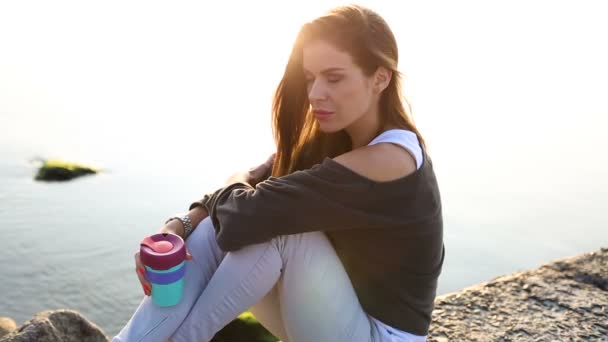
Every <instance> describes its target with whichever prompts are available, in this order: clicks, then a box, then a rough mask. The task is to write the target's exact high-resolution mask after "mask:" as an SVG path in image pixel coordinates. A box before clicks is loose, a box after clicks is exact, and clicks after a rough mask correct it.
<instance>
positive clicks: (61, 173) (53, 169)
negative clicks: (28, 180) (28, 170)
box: [34, 160, 100, 182]
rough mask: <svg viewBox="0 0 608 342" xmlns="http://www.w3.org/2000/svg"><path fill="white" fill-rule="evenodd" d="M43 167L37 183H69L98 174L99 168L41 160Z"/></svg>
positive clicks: (36, 177)
mask: <svg viewBox="0 0 608 342" xmlns="http://www.w3.org/2000/svg"><path fill="white" fill-rule="evenodd" d="M40 161H41V162H42V165H41V166H40V168H39V169H38V172H37V173H36V176H35V178H34V179H35V180H37V181H47V182H49V181H68V180H71V179H74V178H76V177H80V176H85V175H91V174H96V173H98V172H99V171H100V170H99V169H97V168H93V167H89V166H84V165H80V164H76V163H70V162H65V161H61V160H40Z"/></svg>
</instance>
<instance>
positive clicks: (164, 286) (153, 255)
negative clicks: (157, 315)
mask: <svg viewBox="0 0 608 342" xmlns="http://www.w3.org/2000/svg"><path fill="white" fill-rule="evenodd" d="M139 257H140V259H141V262H142V263H143V264H144V267H145V268H146V278H147V279H148V280H149V281H150V283H151V284H152V302H154V303H155V304H156V305H158V306H172V305H176V304H178V303H179V302H180V300H181V299H182V293H183V289H184V274H185V273H186V244H185V243H184V240H183V239H182V238H181V237H180V236H178V235H175V234H168V233H159V234H154V235H150V236H147V237H146V238H144V239H143V240H142V241H141V243H140V248H139Z"/></svg>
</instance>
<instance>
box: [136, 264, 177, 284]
mask: <svg viewBox="0 0 608 342" xmlns="http://www.w3.org/2000/svg"><path fill="white" fill-rule="evenodd" d="M185 273H186V263H184V265H183V266H182V267H180V268H178V269H177V270H175V271H173V272H168V273H155V272H154V271H150V270H148V271H146V279H148V280H149V281H150V282H151V283H154V284H158V285H166V284H171V283H174V282H176V281H178V280H180V279H181V278H182V277H183V276H184V274H185Z"/></svg>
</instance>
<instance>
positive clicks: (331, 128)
mask: <svg viewBox="0 0 608 342" xmlns="http://www.w3.org/2000/svg"><path fill="white" fill-rule="evenodd" d="M343 128H344V127H340V126H338V125H332V124H331V123H329V122H319V130H320V131H321V132H323V133H336V132H338V131H340V130H342V129H343Z"/></svg>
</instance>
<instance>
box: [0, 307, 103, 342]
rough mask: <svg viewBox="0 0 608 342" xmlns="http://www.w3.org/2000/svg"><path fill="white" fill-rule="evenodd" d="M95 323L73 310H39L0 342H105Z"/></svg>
mask: <svg viewBox="0 0 608 342" xmlns="http://www.w3.org/2000/svg"><path fill="white" fill-rule="evenodd" d="M108 340H109V339H108V337H107V336H106V335H105V334H104V333H103V332H102V330H101V329H100V328H99V327H98V326H97V325H95V324H93V323H91V322H89V321H88V320H87V319H86V318H84V317H83V316H82V315H81V314H80V313H78V312H77V311H73V310H54V311H43V312H39V313H38V314H36V315H35V316H34V318H32V319H31V320H29V321H27V322H25V323H24V324H23V325H22V326H20V327H19V328H17V329H16V330H13V331H12V332H11V333H10V334H8V335H6V336H4V337H2V338H1V339H0V341H1V342H31V341H36V342H107V341H108Z"/></svg>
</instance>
